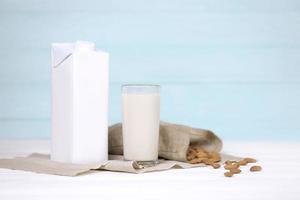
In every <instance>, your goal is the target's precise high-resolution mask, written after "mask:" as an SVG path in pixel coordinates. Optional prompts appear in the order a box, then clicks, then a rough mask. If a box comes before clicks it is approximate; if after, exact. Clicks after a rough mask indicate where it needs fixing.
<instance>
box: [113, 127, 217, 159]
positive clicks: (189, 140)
mask: <svg viewBox="0 0 300 200" xmlns="http://www.w3.org/2000/svg"><path fill="white" fill-rule="evenodd" d="M108 141H109V143H108V145H109V148H108V149H109V153H110V154H113V155H123V137H122V124H121V123H118V124H115V125H113V126H111V127H109V140H108ZM190 145H191V146H199V147H202V148H203V149H205V150H207V151H216V152H219V151H221V149H222V141H221V140H220V138H218V137H217V136H216V135H215V134H214V133H213V132H212V131H209V130H205V129H199V128H191V127H189V126H184V125H179V124H171V123H167V122H161V123H160V130H159V153H158V155H159V157H161V158H165V159H169V160H177V161H183V162H184V161H186V152H187V149H188V147H189V146H190Z"/></svg>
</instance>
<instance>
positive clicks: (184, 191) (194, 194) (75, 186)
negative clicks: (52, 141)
mask: <svg viewBox="0 0 300 200" xmlns="http://www.w3.org/2000/svg"><path fill="white" fill-rule="evenodd" d="M224 143H225V145H224V151H226V152H228V153H231V154H235V155H240V156H251V157H254V158H257V159H258V160H259V163H258V164H259V165H261V166H262V167H263V171H262V172H257V173H250V172H249V169H248V167H244V170H243V172H242V174H240V175H236V176H235V177H234V178H225V177H224V176H223V173H224V170H223V169H218V170H213V169H211V168H208V167H206V168H194V169H174V170H169V171H163V172H153V173H146V174H128V173H117V172H106V171H102V172H99V173H93V174H88V175H83V176H78V177H63V176H55V175H44V174H35V173H31V172H23V171H14V170H7V169H0V200H6V199H22V200H23V199H43V200H44V199H55V200H59V199H64V200H65V199H71V200H76V199H86V200H88V199H97V200H101V199H102V200H103V199H116V200H121V199H122V200H123V199H130V200H133V199H142V200H143V199H153V200H157V199H165V200H171V199H184V200H188V199H195V200H196V199H207V200H213V199H228V200H234V199H238V200H245V199H249V200H250V199H251V200H253V199H264V200H266V199H272V200H275V199H284V200H288V199H295V200H296V199H297V200H299V199H300V172H299V170H300V142H299V143H296V142H293V143H278V142H274V143H272V142H248V143H246V142H227V141H225V142H224ZM32 152H40V153H49V141H41V140H40V141H36V140H35V141H33V140H30V141H29V140H19V141H16V140H10V141H9V140H0V157H1V158H4V157H5V158H7V157H13V156H21V155H27V154H30V153H32Z"/></svg>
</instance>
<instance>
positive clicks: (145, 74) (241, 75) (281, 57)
mask: <svg viewBox="0 0 300 200" xmlns="http://www.w3.org/2000/svg"><path fill="white" fill-rule="evenodd" d="M108 51H109V52H110V59H111V60H110V80H111V81H112V82H158V83H202V82H233V83H234V82H263V83H264V82H276V83H280V82H284V83H286V82H291V83H292V82H297V83H299V82H300V68H299V63H300V56H299V53H300V47H299V48H264V49H257V48H246V49H240V48H203V47H201V46H184V47H180V46H174V47H168V46H162V47H156V46H155V47H154V46H150V47H148V48H147V47H131V48H126V47H118V46H114V47H111V48H109V49H108ZM0 57H1V58H2V59H0V66H3V67H2V68H1V70H0V74H1V76H0V81H2V82H7V83H10V82H11V83H13V82H25V83H26V82H28V83H29V84H30V83H31V82H49V81H50V64H51V63H50V47H49V48H47V49H37V50H31V51H30V50H29V51H25V50H17V51H14V52H11V51H7V52H3V51H2V52H0Z"/></svg>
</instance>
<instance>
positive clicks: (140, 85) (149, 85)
mask: <svg viewBox="0 0 300 200" xmlns="http://www.w3.org/2000/svg"><path fill="white" fill-rule="evenodd" d="M126 87H137V88H139V87H157V88H160V85H158V84H143V83H142V84H124V85H122V88H126Z"/></svg>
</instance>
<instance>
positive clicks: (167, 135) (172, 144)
mask: <svg viewBox="0 0 300 200" xmlns="http://www.w3.org/2000/svg"><path fill="white" fill-rule="evenodd" d="M189 146H193V147H201V148H203V149H205V150H207V151H216V152H219V151H220V150H221V149H222V141H221V140H220V139H219V138H218V137H217V136H216V135H215V134H214V133H213V132H211V131H209V130H204V129H196V128H191V127H188V126H184V125H178V124H171V123H166V122H161V124H160V138H159V156H160V158H162V159H160V160H159V164H157V165H155V166H151V167H144V166H141V165H139V164H138V163H137V162H135V161H124V159H123V156H122V154H123V140H122V125H121V124H120V123H118V124H115V125H113V126H111V127H109V153H110V154H111V155H110V156H109V160H108V161H106V162H104V163H94V164H88V165H78V164H70V163H61V162H55V161H51V160H50V156H49V155H44V154H37V153H34V154H31V155H29V156H28V157H16V158H13V159H0V168H7V169H14V170H23V171H32V172H36V173H43V174H55V175H62V176H77V175H80V174H84V173H88V172H91V171H99V170H108V171H119V172H129V173H144V172H151V171H161V170H168V169H171V168H192V167H201V166H206V165H204V164H203V163H199V164H189V163H187V162H186V152H187V149H188V147H189ZM221 158H222V159H221V162H224V161H226V160H236V161H239V160H241V158H239V157H235V156H230V155H226V154H221Z"/></svg>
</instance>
